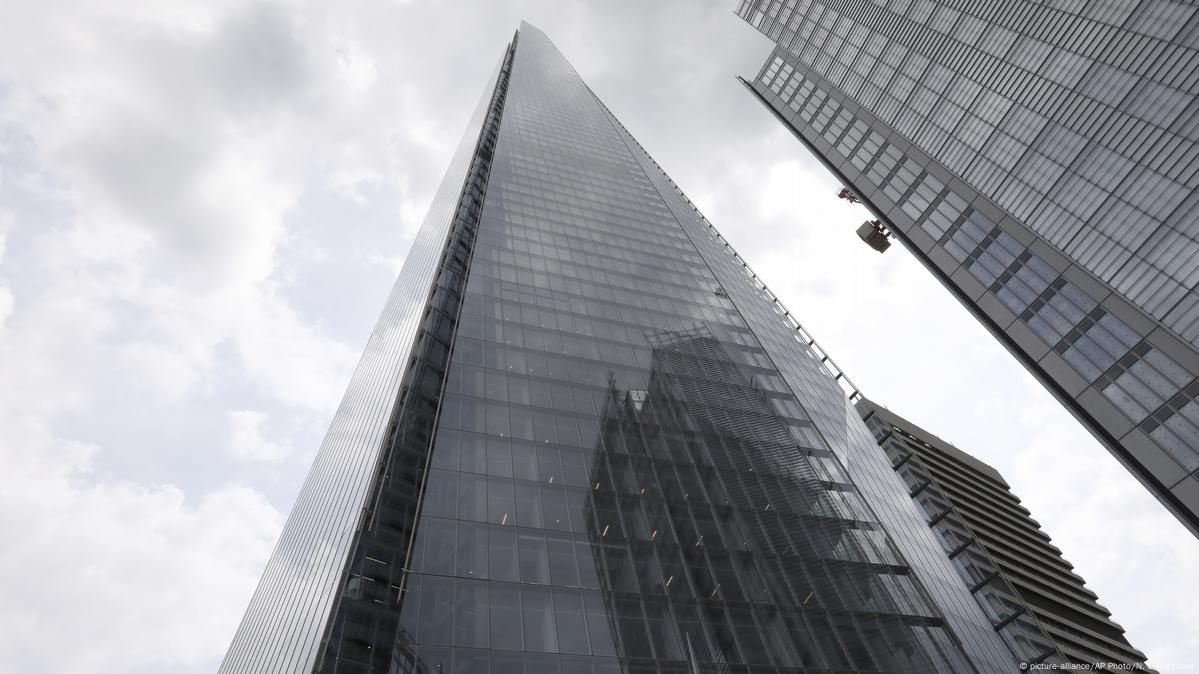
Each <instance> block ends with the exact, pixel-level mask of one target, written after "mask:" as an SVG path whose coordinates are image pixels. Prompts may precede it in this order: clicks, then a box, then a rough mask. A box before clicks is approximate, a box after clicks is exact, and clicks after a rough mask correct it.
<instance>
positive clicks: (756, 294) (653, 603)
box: [220, 24, 1014, 674]
mask: <svg viewBox="0 0 1199 674" xmlns="http://www.w3.org/2000/svg"><path fill="white" fill-rule="evenodd" d="M841 379H843V378H842V377H841V376H840V374H839V373H837V372H835V366H833V365H832V364H831V362H829V361H828V359H827V358H826V357H824V356H823V355H822V354H820V353H819V352H818V351H817V347H815V346H814V345H813V344H812V343H811V340H810V339H809V338H808V337H807V336H806V335H805V334H804V333H803V331H802V328H800V327H799V326H798V324H797V323H795V321H794V320H793V318H792V317H791V315H790V314H789V313H788V312H787V311H786V310H785V309H783V308H782V307H781V305H780V304H779V303H778V301H777V300H776V299H775V298H774V296H773V295H771V294H770V292H769V291H768V290H767V289H766V288H765V287H764V286H763V285H762V284H761V283H760V282H759V281H758V280H757V277H756V276H754V274H753V273H752V272H751V271H750V270H749V268H748V266H746V265H745V263H744V261H743V260H741V258H740V257H738V256H737V255H736V253H734V252H733V251H732V249H731V248H730V247H729V246H728V245H727V243H726V242H725V241H724V239H723V238H722V237H721V236H720V235H719V234H718V233H717V232H716V230H715V229H714V228H713V227H712V226H711V224H709V223H708V222H707V221H706V220H705V219H704V218H703V216H702V215H700V214H699V213H698V212H697V211H696V210H695V209H694V208H693V206H692V205H691V203H690V202H689V201H688V200H687V199H686V197H684V196H683V195H682V193H681V192H679V191H678V190H677V188H676V187H675V185H674V184H673V183H672V182H671V181H670V179H669V178H668V177H667V176H666V175H665V174H664V173H663V172H662V171H661V169H660V168H659V167H658V166H657V165H656V164H655V163H654V162H653V161H652V159H650V157H649V155H648V154H646V153H645V151H644V150H643V149H642V148H641V147H640V145H638V144H637V143H636V141H635V140H634V139H633V138H632V137H631V136H630V135H629V134H628V132H627V131H626V130H625V129H624V127H623V126H621V125H620V124H619V122H617V120H616V119H615V118H614V117H613V116H612V115H611V113H610V112H609V111H608V110H607V109H606V108H605V107H604V106H603V104H602V103H601V102H600V101H599V100H598V99H597V98H596V97H595V96H594V95H593V94H592V92H591V91H590V90H589V89H588V88H587V86H586V84H584V82H583V81H582V79H581V78H580V77H579V76H578V74H577V73H575V72H574V70H573V69H572V68H571V66H570V64H569V63H568V62H567V61H566V60H565V59H564V58H563V57H562V55H561V54H559V53H558V51H557V50H556V48H555V47H554V46H553V44H552V43H551V42H550V41H549V40H548V39H547V38H546V36H545V35H544V34H542V33H541V32H540V31H538V30H537V29H535V28H533V27H531V26H528V25H527V24H526V25H522V26H521V28H520V30H519V32H518V33H517V35H516V37H515V38H514V40H513V42H512V43H511V45H510V46H509V48H508V50H507V51H506V53H505V54H504V57H503V59H502V61H501V63H500V64H499V66H498V67H497V69H496V73H495V75H494V76H493V78H492V80H491V82H490V84H488V86H487V89H486V92H485V94H484V96H483V100H482V101H481V102H480V105H479V108H478V110H477V111H476V113H475V115H474V117H473V118H472V121H471V123H470V126H469V128H468V130H467V132H466V136H465V138H464V140H463V143H462V145H461V146H460V148H459V150H458V153H457V154H456V155H455V158H454V160H453V162H452V164H451V167H450V170H449V172H448V173H447V175H446V177H445V179H444V181H443V183H442V185H441V188H440V189H439V191H438V194H437V196H436V198H435V200H434V202H433V206H432V208H431V210H430V213H429V215H428V217H427V219H426V221H425V223H424V225H423V226H422V229H421V231H420V233H419V234H418V236H417V238H416V241H415V242H414V243H413V247H412V252H411V253H410V254H409V256H408V259H407V261H406V262H405V264H404V267H403V269H402V270H401V272H400V275H399V278H398V280H397V282H396V285H395V288H394V290H393V291H392V295H391V296H390V298H389V299H388V302H387V305H386V308H385V309H384V312H383V316H382V317H381V318H380V320H379V323H378V325H377V327H376V329H375V331H374V333H373V334H372V336H371V338H370V341H369V343H368V345H367V350H366V353H365V355H364V356H363V359H362V361H361V363H360V364H359V366H358V368H357V369H356V371H355V373H354V375H353V378H352V380H351V383H350V386H349V389H348V391H347V393H346V395H345V398H344V400H343V402H342V404H341V406H340V408H339V409H338V411H337V413H336V415H335V417H334V419H333V422H332V425H331V427H330V430H329V433H328V435H327V437H326V439H325V442H324V444H323V446H322V447H321V449H320V451H319V452H318V454H317V457H316V459H315V462H314V464H313V467H312V469H311V472H310V474H309V477H308V479H307V481H306V482H305V484H304V486H303V488H302V490H301V493H300V496H299V498H298V500H297V503H296V506H295V508H294V510H293V512H292V514H291V515H290V517H289V518H288V521H287V524H286V525H285V527H284V530H283V533H282V535H281V538H280V541H279V543H278V546H277V548H276V550H275V552H274V554H273V556H272V558H271V560H270V562H269V563H268V566H267V569H266V571H265V573H264V575H263V578H262V581H261V583H260V585H259V587H258V589H257V591H256V592H255V595H254V597H253V599H252V600H251V603H250V607H249V609H248V610H247V612H246V615H245V617H244V619H243V621H242V623H241V625H240V627H239V629H238V631H237V633H236V635H235V637H234V640H233V643H232V645H231V647H230V649H229V651H228V654H227V655H226V658H225V660H224V662H223V664H222V667H221V670H220V671H221V672H222V673H223V674H233V673H240V672H272V673H296V674H299V673H303V674H307V673H308V672H321V673H326V674H334V673H339V674H349V673H354V674H360V673H366V672H373V673H383V672H387V673H389V674H390V673H398V672H432V673H437V674H448V673H449V672H470V673H486V672H492V673H495V674H500V673H507V672H532V671H546V672H563V673H576V672H587V673H591V674H605V673H608V672H663V673H665V672H698V671H706V672H720V671H727V672H750V671H753V672H810V671H829V672H833V671H835V672H856V671H870V672H946V673H950V672H953V673H956V672H986V673H991V672H994V673H997V674H998V673H1000V672H1009V671H1012V670H1013V668H1014V660H1013V659H1012V657H1011V656H1010V655H1009V654H1008V653H1007V652H1006V650H1005V648H1004V645H1003V643H1002V641H1001V640H1000V638H999V636H997V634H996V633H995V631H994V630H993V628H992V624H991V622H990V621H989V620H988V618H987V616H986V615H985V614H984V612H983V610H982V609H981V608H980V607H979V605H978V604H977V603H976V602H975V601H974V600H973V598H972V597H971V595H970V593H969V590H968V588H967V587H966V586H965V585H964V583H962V582H961V580H960V578H959V577H958V576H957V574H956V572H955V571H954V570H953V568H952V567H951V565H950V563H949V561H948V560H947V559H945V556H944V555H943V554H942V553H941V551H940V549H939V547H938V546H937V544H936V541H935V539H934V538H933V535H932V533H931V531H930V529H929V528H928V527H927V526H926V525H924V524H923V523H922V522H921V521H920V520H919V518H918V514H917V512H916V510H915V508H914V507H913V505H912V504H911V501H910V499H908V498H907V496H906V493H905V492H904V491H903V489H902V483H901V481H900V479H899V478H898V476H896V474H895V473H894V471H892V470H891V467H890V465H889V464H888V462H887V461H886V459H885V457H884V456H883V454H882V453H881V452H880V451H879V450H878V446H877V445H876V444H875V442H874V439H873V437H872V436H871V435H870V432H869V431H868V430H867V429H866V426H865V424H864V423H863V422H862V420H861V419H860V417H859V416H858V415H857V413H856V412H855V411H854V409H853V407H852V405H851V404H850V403H849V401H848V400H847V398H846V395H845V392H844V391H843V390H842V388H841V385H840V384H839V383H838V381H839V380H841ZM884 525H885V526H884Z"/></svg>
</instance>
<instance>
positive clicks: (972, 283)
mask: <svg viewBox="0 0 1199 674" xmlns="http://www.w3.org/2000/svg"><path fill="white" fill-rule="evenodd" d="M949 278H950V279H951V280H952V281H953V282H954V283H956V284H957V286H958V287H959V288H961V289H962V292H964V293H966V295H967V296H969V297H970V299H972V300H977V299H978V298H979V297H980V296H982V295H983V294H984V293H986V292H987V289H986V287H985V286H983V284H981V283H979V282H978V279H976V278H974V274H971V273H970V272H969V270H967V269H966V268H965V267H958V270H957V271H955V272H954V273H953V274H952V275H951V276H950V277H949Z"/></svg>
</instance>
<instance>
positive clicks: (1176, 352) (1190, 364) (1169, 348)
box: [1146, 328, 1199, 375]
mask: <svg viewBox="0 0 1199 674" xmlns="http://www.w3.org/2000/svg"><path fill="white" fill-rule="evenodd" d="M1146 339H1147V340H1148V341H1149V343H1150V344H1152V345H1154V346H1156V347H1157V348H1159V349H1161V350H1162V352H1163V353H1165V354H1166V355H1167V356H1169V357H1171V358H1173V359H1174V360H1176V361H1178V364H1179V365H1182V366H1183V367H1185V368H1186V369H1187V371H1188V372H1190V373H1191V374H1194V375H1199V353H1196V352H1195V349H1194V348H1192V347H1191V346H1190V345H1188V344H1186V343H1184V342H1183V341H1182V340H1180V339H1178V338H1177V337H1175V336H1174V335H1171V334H1170V333H1169V332H1167V331H1166V329H1165V328H1158V329H1156V330H1154V331H1153V332H1151V333H1149V336H1148V337H1147V338H1146Z"/></svg>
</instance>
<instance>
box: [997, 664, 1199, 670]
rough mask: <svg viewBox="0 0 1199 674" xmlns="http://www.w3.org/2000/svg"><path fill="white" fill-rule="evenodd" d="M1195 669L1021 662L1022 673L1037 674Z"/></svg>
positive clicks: (1192, 667) (1190, 666)
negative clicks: (1046, 673) (1047, 673)
mask: <svg viewBox="0 0 1199 674" xmlns="http://www.w3.org/2000/svg"><path fill="white" fill-rule="evenodd" d="M1195 669H1196V666H1195V664H1194V663H1179V664H1166V665H1154V666H1153V667H1149V666H1148V665H1144V664H1140V663H1132V664H1129V663H1125V662H1095V663H1090V664H1079V663H1074V662H1063V663H1056V662H1034V663H1028V662H1021V663H1020V671H1022V672H1036V671H1059V672H1063V671H1065V672H1097V671H1102V672H1149V671H1158V672H1183V671H1194V670H1195Z"/></svg>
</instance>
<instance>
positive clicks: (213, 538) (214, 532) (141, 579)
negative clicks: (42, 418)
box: [0, 419, 280, 674]
mask: <svg viewBox="0 0 1199 674" xmlns="http://www.w3.org/2000/svg"><path fill="white" fill-rule="evenodd" d="M5 422H6V425H5V444H4V445H3V446H0V474H3V475H4V479H5V487H4V489H3V490H0V530H3V531H4V532H5V544H4V546H2V547H0V595H2V596H3V597H4V601H3V603H0V671H5V672H31V673H32V672H72V673H78V674H91V673H96V674H108V673H110V672H117V671H125V670H132V669H139V670H142V671H149V670H150V669H159V670H160V671H163V670H168V669H170V668H173V667H192V666H211V665H212V664H214V663H213V656H214V654H216V653H219V652H220V651H221V650H222V649H223V648H224V646H225V643H226V641H227V639H228V637H229V636H230V635H231V634H232V632H233V629H234V627H235V626H236V624H237V622H238V620H239V619H240V617H241V611H242V610H243V608H244V605H243V603H244V598H245V597H246V596H248V595H249V593H250V592H252V591H253V588H254V586H255V584H256V583H257V577H258V574H259V573H261V570H262V567H263V565H264V564H265V561H266V557H267V555H268V554H269V552H270V549H271V547H272V545H273V542H274V539H275V537H276V536H277V534H278V529H279V526H280V515H279V513H278V512H277V511H276V510H275V509H274V508H272V507H271V506H270V505H269V504H268V503H267V502H266V500H265V498H264V497H263V496H262V494H260V493H258V492H257V491H255V490H253V489H250V488H248V487H244V486H234V485H231V486H226V487H222V488H220V489H217V490H214V491H212V492H209V493H207V494H205V495H203V496H202V497H200V498H198V499H195V500H191V499H187V498H185V496H184V494H183V492H182V491H180V490H179V489H178V488H176V487H174V486H172V485H169V484H153V485H146V484H138V483H134V482H129V481H124V480H118V479H105V478H101V477H99V476H98V475H96V474H95V473H94V472H93V471H92V469H91V467H90V466H91V462H92V459H93V457H94V454H95V451H96V448H95V447H91V446H87V445H83V444H80V443H77V442H70V441H64V440H61V439H58V438H54V437H51V436H49V435H48V434H47V433H46V432H45V431H44V430H42V429H38V428H37V427H36V426H32V425H30V424H28V423H22V422H20V421H16V420H13V419H5ZM64 640H67V641H69V642H70V647H64Z"/></svg>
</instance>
